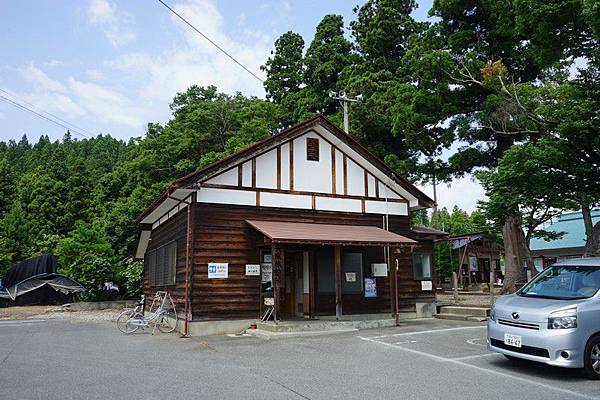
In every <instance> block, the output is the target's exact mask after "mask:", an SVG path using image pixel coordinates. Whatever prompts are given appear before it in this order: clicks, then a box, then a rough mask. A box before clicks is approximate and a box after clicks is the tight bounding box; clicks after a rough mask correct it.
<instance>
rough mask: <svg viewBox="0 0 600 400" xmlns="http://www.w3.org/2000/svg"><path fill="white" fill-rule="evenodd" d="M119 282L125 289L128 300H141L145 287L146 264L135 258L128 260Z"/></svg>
mask: <svg viewBox="0 0 600 400" xmlns="http://www.w3.org/2000/svg"><path fill="white" fill-rule="evenodd" d="M123 264H124V267H123V268H122V269H121V271H122V272H121V276H120V279H119V281H120V282H122V286H121V287H124V288H125V294H126V296H127V297H128V298H131V299H134V298H139V297H140V296H141V295H142V289H143V285H144V263H143V262H142V261H139V260H134V259H133V258H128V259H127V260H125V262H124V263H123Z"/></svg>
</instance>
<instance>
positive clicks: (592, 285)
mask: <svg viewBox="0 0 600 400" xmlns="http://www.w3.org/2000/svg"><path fill="white" fill-rule="evenodd" d="M599 289H600V266H599V267H595V266H594V267H591V266H584V267H583V266H554V267H550V268H548V269H546V270H544V271H542V272H541V273H540V274H539V275H538V276H536V277H535V279H533V280H532V281H531V282H529V283H528V284H527V285H525V286H524V287H523V288H522V289H521V290H520V291H519V292H518V293H517V294H518V295H519V296H524V297H542V298H548V299H560V300H575V299H587V298H589V297H592V296H594V295H595V294H596V292H598V290H599Z"/></svg>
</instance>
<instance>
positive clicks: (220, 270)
mask: <svg viewBox="0 0 600 400" xmlns="http://www.w3.org/2000/svg"><path fill="white" fill-rule="evenodd" d="M228 276H229V264H228V263H208V279H225V278H227V277H228Z"/></svg>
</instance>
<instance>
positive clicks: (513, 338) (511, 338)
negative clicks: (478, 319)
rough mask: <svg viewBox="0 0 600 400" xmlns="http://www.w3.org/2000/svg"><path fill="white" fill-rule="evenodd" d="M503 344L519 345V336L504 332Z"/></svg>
mask: <svg viewBox="0 0 600 400" xmlns="http://www.w3.org/2000/svg"><path fill="white" fill-rule="evenodd" d="M504 344H505V345H508V346H512V347H519V348H520V347H521V336H519V335H511V334H508V333H505V334H504Z"/></svg>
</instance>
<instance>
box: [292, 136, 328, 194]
mask: <svg viewBox="0 0 600 400" xmlns="http://www.w3.org/2000/svg"><path fill="white" fill-rule="evenodd" d="M309 137H311V138H315V139H318V140H319V161H308V160H307V159H306V138H309ZM293 145H294V190H297V191H302V192H317V193H331V146H330V145H329V143H327V142H326V141H325V140H323V138H321V137H320V136H319V135H317V134H316V133H314V132H309V133H307V134H304V135H302V136H300V137H297V138H296V139H294V140H293Z"/></svg>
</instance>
